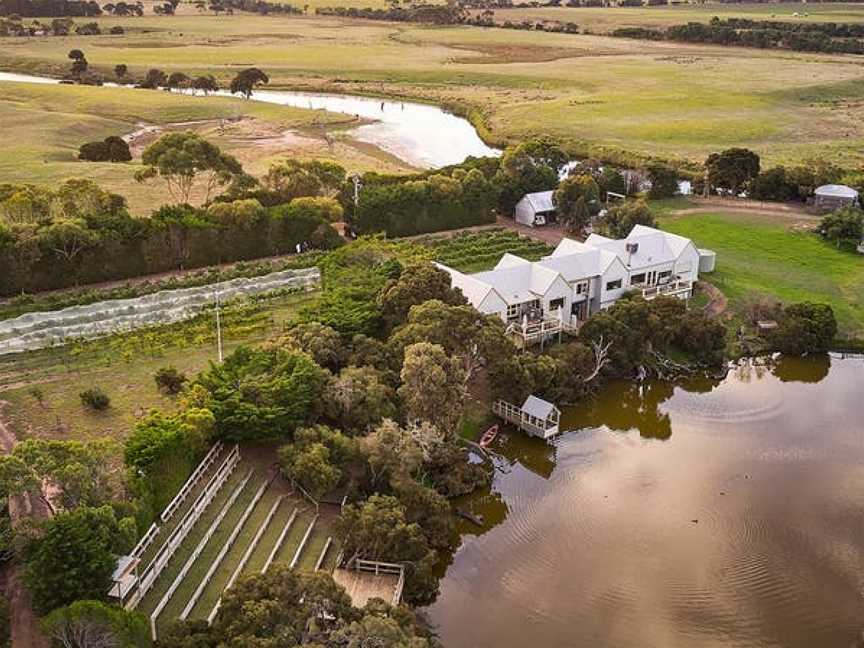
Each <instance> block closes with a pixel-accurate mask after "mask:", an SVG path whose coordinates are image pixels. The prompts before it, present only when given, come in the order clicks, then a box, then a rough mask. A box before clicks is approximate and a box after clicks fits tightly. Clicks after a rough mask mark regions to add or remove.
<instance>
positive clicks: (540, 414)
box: [522, 396, 555, 421]
mask: <svg viewBox="0 0 864 648" xmlns="http://www.w3.org/2000/svg"><path fill="white" fill-rule="evenodd" d="M522 411H523V412H525V413H526V414H530V415H531V416H534V417H536V418H538V419H541V420H543V421H545V420H546V419H547V418H549V415H550V414H551V413H552V412H554V411H555V406H554V405H553V404H552V403H550V402H549V401H545V400H543V399H542V398H537V397H536V396H529V397H528V398H526V399H525V402H524V403H522Z"/></svg>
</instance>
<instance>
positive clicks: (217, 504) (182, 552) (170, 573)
mask: <svg viewBox="0 0 864 648" xmlns="http://www.w3.org/2000/svg"><path fill="white" fill-rule="evenodd" d="M244 476H245V473H244V472H243V469H242V468H238V469H235V471H234V473H233V474H232V475H231V476H230V477H229V478H228V479H227V481H226V482H225V485H224V486H222V488H221V489H220V490H219V492H218V493H217V494H216V496H215V497H214V498H213V501H212V502H211V503H210V505H209V506H208V507H207V508H206V509H205V510H204V512H203V513H202V514H201V517H200V518H199V519H198V522H197V523H196V524H195V526H193V527H192V529H191V530H190V531H189V533H188V535H187V536H186V538H185V540H184V541H183V543H182V544H181V545H180V546H179V547H178V548H177V550H176V551H175V552H174V555H173V556H172V558H171V560H169V561H168V563H167V565H166V566H165V568H164V569H163V571H162V573H161V575H160V576H159V578H158V579H157V580H156V581H155V583H154V584H153V586H152V587H151V588H150V590H149V591H148V592H147V594H146V595H145V596H144V598H143V599H141V602H140V603H139V604H138V607H137V608H136V609H137V610H138V611H139V612H142V613H143V614H144V615H146V616H149V615H150V613H151V612H153V610H154V609H155V607H156V606H157V605H158V603H159V600H160V599H161V598H162V597H163V596H164V595H165V592H166V591H167V590H168V588H169V587H170V586H171V583H172V581H173V580H174V579H175V578H176V576H177V574H178V573H179V572H180V570H181V569H182V567H183V564H184V563H185V562H186V560H187V559H188V558H189V556H191V555H192V552H193V551H194V550H195V547H196V545H197V544H198V542H199V541H200V540H201V538H202V537H204V534H205V533H206V531H207V529H208V527H209V526H210V524H211V523H212V522H213V520H214V519H216V516H217V515H219V511H220V510H221V508H222V506H223V505H224V504H225V502H227V501H228V499H229V498H230V497H231V493H232V491H233V490H234V489H235V488H236V487H237V486H238V485H239V484H240V482H241V481H243V478H244Z"/></svg>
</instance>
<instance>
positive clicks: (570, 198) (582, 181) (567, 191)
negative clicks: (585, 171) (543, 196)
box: [552, 175, 600, 233]
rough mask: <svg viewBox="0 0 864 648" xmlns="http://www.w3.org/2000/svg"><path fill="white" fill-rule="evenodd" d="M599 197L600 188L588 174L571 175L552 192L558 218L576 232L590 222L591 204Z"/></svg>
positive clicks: (580, 230)
mask: <svg viewBox="0 0 864 648" xmlns="http://www.w3.org/2000/svg"><path fill="white" fill-rule="evenodd" d="M599 198H600V188H599V187H598V186H597V182H595V180H594V178H592V177H591V176H590V175H571V176H569V177H567V178H565V179H564V180H562V181H561V184H559V185H558V188H557V189H556V190H555V193H554V194H552V202H554V203H555V209H556V210H557V211H558V218H559V219H560V221H561V222H562V223H563V224H564V225H565V226H566V227H567V229H569V230H570V231H571V232H577V233H578V232H582V231H583V230H584V229H585V228H586V227H587V226H588V225H589V224H590V223H591V205H592V204H596V203H597V201H598V200H599Z"/></svg>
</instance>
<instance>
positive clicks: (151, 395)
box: [0, 294, 312, 440]
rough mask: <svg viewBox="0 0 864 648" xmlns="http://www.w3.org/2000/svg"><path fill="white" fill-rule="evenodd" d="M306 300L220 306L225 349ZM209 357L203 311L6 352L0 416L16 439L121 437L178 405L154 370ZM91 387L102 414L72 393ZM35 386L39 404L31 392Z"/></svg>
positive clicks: (261, 333)
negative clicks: (244, 307) (181, 320)
mask: <svg viewBox="0 0 864 648" xmlns="http://www.w3.org/2000/svg"><path fill="white" fill-rule="evenodd" d="M311 298H312V297H311V295H310V294H302V295H288V296H285V297H279V298H277V299H275V300H273V301H272V302H268V303H267V307H266V309H265V310H264V311H263V312H262V313H261V315H260V316H259V317H258V318H257V319H255V318H252V319H250V318H244V319H240V317H239V316H232V314H231V313H232V311H231V310H230V308H229V309H226V311H225V315H224V319H223V326H224V329H223V330H224V331H225V333H226V340H225V353H230V352H231V350H233V349H234V348H235V347H236V346H238V345H240V344H248V343H257V342H261V341H263V340H264V339H267V338H269V337H272V336H276V335H278V333H279V332H280V331H281V327H282V325H283V324H284V323H285V321H286V320H287V319H288V318H290V317H291V316H292V315H293V314H294V313H296V311H297V309H298V308H300V307H301V306H302V305H303V304H305V303H306V302H307V301H308V300H309V299H311ZM215 360H216V340H215V326H214V325H213V322H212V319H209V318H208V317H206V316H205V317H202V318H200V321H196V323H188V324H184V325H172V326H168V327H159V328H156V329H153V330H152V331H140V332H138V333H133V334H131V335H125V336H117V337H113V338H104V339H101V340H96V341H93V342H91V343H88V344H85V345H81V346H78V345H68V346H65V347H60V348H57V349H52V350H43V351H38V352H33V353H27V354H21V355H14V356H4V357H2V358H0V401H6V402H7V403H8V406H7V407H6V408H5V409H4V410H3V412H2V415H3V419H4V420H5V421H6V423H7V424H8V425H9V427H10V429H11V431H12V432H13V433H14V434H15V435H16V436H17V437H18V438H19V439H23V438H27V437H28V436H38V437H50V438H62V439H70V438H74V439H87V438H95V437H103V436H109V437H112V438H115V439H117V440H122V439H123V438H124V437H125V436H126V435H127V434H128V433H129V431H130V430H131V428H132V426H133V425H134V423H135V421H136V420H137V419H138V418H140V417H141V416H143V415H144V414H146V413H147V412H148V411H149V410H151V409H153V408H158V409H163V410H168V411H170V410H173V409H175V408H176V407H177V400H176V398H174V397H171V396H166V395H163V394H162V393H160V392H159V391H158V390H157V389H156V384H155V383H154V381H153V375H154V374H155V372H156V370H157V369H159V368H160V367H165V366H174V367H176V368H177V369H179V370H180V371H182V372H184V373H185V374H186V375H187V376H189V377H190V378H192V377H194V376H195V374H197V373H198V372H199V371H201V370H203V369H206V368H207V366H208V364H209V362H211V361H215ZM94 386H98V387H101V388H102V389H103V390H104V391H105V392H106V393H107V394H108V395H109V397H110V398H111V406H110V407H109V408H108V409H107V410H105V411H103V412H91V411H89V410H86V409H85V408H84V407H83V406H82V405H81V400H80V398H79V396H78V394H79V393H80V392H81V391H83V390H84V389H87V388H88V387H94ZM34 387H36V388H38V390H39V392H40V394H41V396H42V401H41V402H40V401H39V400H38V399H37V398H36V397H35V396H34V394H33V388H34Z"/></svg>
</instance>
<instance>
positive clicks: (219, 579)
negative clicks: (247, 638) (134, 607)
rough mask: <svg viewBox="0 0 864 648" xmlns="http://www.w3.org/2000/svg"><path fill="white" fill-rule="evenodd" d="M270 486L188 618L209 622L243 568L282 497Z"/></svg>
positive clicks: (240, 530) (217, 566) (214, 572)
mask: <svg viewBox="0 0 864 648" xmlns="http://www.w3.org/2000/svg"><path fill="white" fill-rule="evenodd" d="M267 486H268V487H267V489H266V490H265V491H264V492H263V494H262V496H261V498H260V500H258V502H257V504H255V506H254V508H252V509H251V511H250V513H249V515H248V517H247V518H246V520H245V522H244V524H243V526H242V527H240V528H239V530H238V531H237V534H236V537H235V538H234V542H233V544H232V545H231V547H230V548H229V549H228V550H227V551H226V552H225V554H224V556H223V557H222V559H221V561H220V563H219V564H218V565H216V566H215V567H214V571H213V575H212V577H211V579H210V582H209V583H207V585H206V586H204V588H203V589H202V590H201V593H200V595H199V596H198V600H197V602H196V603H195V605H194V606H193V607H192V608H191V609H190V610H189V612H188V614H187V616H186V618H189V619H207V617H208V616H209V615H210V612H211V611H212V610H213V608H214V607H215V605H216V602H217V601H218V600H219V598H220V597H221V596H222V592H223V590H224V589H225V587H226V586H227V585H228V581H229V579H230V578H231V576H232V575H233V574H234V572H235V570H236V569H237V568H238V567H239V566H240V561H241V560H242V559H243V556H244V555H245V554H246V552H247V550H248V549H249V546H250V545H251V543H252V540H253V538H254V537H255V535H256V534H257V532H258V529H259V528H260V527H261V525H262V524H263V523H264V521H265V519H266V518H267V516H268V514H269V512H270V510H271V509H272V508H273V505H274V504H275V503H276V502H277V501H278V499H279V497H280V494H279V492H278V490H277V489H276V488H273V487H272V484H268V485H267ZM232 533H233V531H232Z"/></svg>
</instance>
